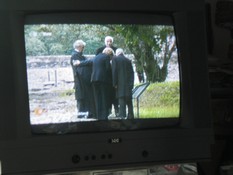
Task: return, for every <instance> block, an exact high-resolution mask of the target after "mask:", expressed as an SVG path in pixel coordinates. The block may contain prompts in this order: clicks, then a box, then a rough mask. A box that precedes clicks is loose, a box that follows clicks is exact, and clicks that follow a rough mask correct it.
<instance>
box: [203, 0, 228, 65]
mask: <svg viewBox="0 0 233 175" xmlns="http://www.w3.org/2000/svg"><path fill="white" fill-rule="evenodd" d="M218 1H223V0H205V2H206V3H209V5H210V14H211V17H210V19H211V21H210V22H211V27H212V28H211V29H212V39H211V40H212V42H213V43H212V44H213V45H212V53H210V54H211V56H213V57H216V58H218V59H220V60H226V59H228V47H229V44H230V43H233V40H232V39H231V33H230V30H228V29H225V28H222V27H219V26H217V25H216V23H215V14H216V3H217V2H218ZM225 1H226V0H225ZM227 1H233V0H227ZM232 61H233V59H232Z"/></svg>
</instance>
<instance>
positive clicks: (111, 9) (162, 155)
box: [0, 0, 213, 174]
mask: <svg viewBox="0 0 233 175" xmlns="http://www.w3.org/2000/svg"><path fill="white" fill-rule="evenodd" d="M0 13H1V15H0V20H1V24H2V32H1V34H0V36H1V37H0V38H1V41H0V43H1V44H0V46H1V47H0V48H1V52H0V53H1V69H0V70H1V74H0V75H1V91H0V92H1V104H2V105H1V116H0V162H1V171H2V173H3V174H45V173H58V172H67V171H76V170H77V171H78V170H80V171H81V170H91V169H111V168H123V167H135V166H146V165H154V164H163V163H182V162H199V161H202V160H206V159H209V158H210V157H211V153H210V145H211V144H212V140H213V135H212V134H213V133H212V125H211V110H210V105H209V100H210V99H209V85H208V69H207V46H206V35H205V12H204V2H203V1H202V0H198V1H191V0H188V1H187V0H156V1H151V0H145V1H143V4H142V2H135V1H131V0H128V1H122V0H120V1H117V2H115V1H94V0H87V1H79V0H78V1H72V0H71V1H62V0H56V1H55V0H50V1H29V0H22V1H16V0H10V1H6V0H1V1H0ZM54 26H55V28H56V26H60V30H58V31H57V33H62V32H64V31H65V28H66V27H67V26H71V27H73V28H75V29H74V32H77V33H76V37H74V38H73V39H82V38H78V37H80V36H82V37H84V36H85V35H84V34H86V36H85V37H86V39H89V40H87V43H88V42H89V43H92V44H93V43H94V44H96V47H97V46H100V45H102V43H104V42H103V40H101V37H99V36H101V32H102V38H104V36H105V35H107V34H108V33H104V32H106V31H108V32H109V31H110V30H109V28H114V29H116V28H120V29H127V31H130V32H129V33H128V35H127V36H128V40H127V43H126V40H124V39H126V38H127V36H125V38H124V37H122V34H123V31H125V30H121V32H122V33H121V32H116V31H115V33H114V31H112V33H111V35H113V36H114V38H118V39H119V40H118V41H117V40H116V41H114V43H116V44H118V45H119V47H124V46H126V45H127V47H125V49H126V50H125V53H126V54H127V56H129V57H130V58H131V60H132V64H134V66H136V63H135V61H137V60H136V57H135V55H134V54H133V52H132V48H131V49H130V47H129V46H130V39H131V38H132V42H137V41H138V40H140V42H138V43H139V46H142V45H143V42H142V41H144V40H143V39H144V38H143V37H144V36H145V35H141V36H140V35H138V34H135V33H134V32H133V31H132V28H134V29H135V28H140V27H141V29H144V30H143V31H144V32H142V33H144V34H146V33H147V32H148V30H149V28H150V29H151V28H153V27H155V28H153V29H154V30H155V31H157V32H158V31H159V32H160V34H161V35H158V34H157V33H152V35H151V38H152V40H150V41H151V42H157V46H160V47H161V48H160V52H158V50H159V49H158V47H157V50H156V47H151V48H150V50H149V51H148V53H153V54H152V56H153V61H157V62H158V65H159V68H160V69H162V68H163V65H164V64H165V62H166V61H165V59H164V60H163V59H160V58H163V56H162V55H165V52H166V50H163V48H164V47H165V46H167V48H170V49H171V47H170V46H171V45H169V44H168V43H170V42H172V43H173V44H174V45H173V46H174V48H173V49H174V50H173V53H174V54H173V55H170V57H171V58H173V62H175V63H176V64H175V65H176V68H175V71H174V72H172V73H170V74H169V75H170V76H171V77H173V76H174V75H176V80H175V81H176V82H177V83H176V90H177V93H176V99H177V101H176V104H175V105H174V106H175V114H174V113H173V114H170V113H165V116H163V117H157V116H156V113H158V111H159V109H158V108H153V107H151V106H150V107H148V108H144V110H143V111H142V108H143V107H141V106H140V105H141V101H142V100H141V99H142V98H143V97H142V96H143V94H144V93H146V92H147V93H148V94H147V96H146V98H145V97H144V100H143V101H144V102H145V101H148V100H150V103H153V102H154V101H156V100H157V98H158V96H156V95H154V94H153V93H151V92H150V91H149V90H151V89H150V87H151V85H152V84H155V86H156V84H159V80H158V81H154V82H153V81H152V80H151V79H150V78H149V76H148V74H146V82H147V83H150V84H146V86H144V87H145V89H143V91H145V92H143V93H142V91H141V92H139V94H140V96H137V95H136V98H135V100H136V101H134V104H137V105H138V106H139V108H135V112H136V111H137V112H138V113H137V114H135V118H134V119H114V117H112V118H111V117H110V118H108V119H107V120H98V119H97V120H96V119H95V120H92V119H88V118H87V119H85V118H84V119H77V116H75V120H71V119H68V120H66V121H60V122H59V121H53V122H51V121H48V120H39V119H42V118H43V117H44V118H45V119H48V118H49V117H51V116H50V115H52V113H50V111H51V110H48V109H50V107H51V106H50V105H51V104H50V101H51V100H52V99H50V100H49V98H50V97H52V96H48V95H47V94H48V91H47V90H48V87H47V86H53V87H55V88H56V87H57V86H59V87H60V84H59V82H58V80H57V78H59V76H58V77H57V74H58V72H57V71H59V70H60V69H59V68H61V67H56V69H51V68H54V67H50V66H51V65H49V64H47V62H50V61H51V60H52V59H53V56H54V55H53V54H50V55H46V54H44V55H43V52H42V53H41V52H39V51H38V48H37V46H38V47H39V44H38V43H37V44H36V45H33V42H32V40H33V39H38V38H34V37H36V36H38V35H39V34H41V33H42V34H43V36H44V37H47V39H48V38H49V37H50V35H51V33H50V32H48V30H45V29H49V28H50V29H51V28H53V27H54ZM127 27H128V28H127ZM129 27H131V29H129ZM62 28H63V29H62ZM78 29H80V30H78ZM84 29H86V30H85V31H84ZM94 29H97V30H94ZM162 29H169V30H171V33H172V35H171V36H172V37H170V40H169V42H168V41H167V39H168V36H167V35H166V36H165V37H162V36H163V35H162V32H161V30H162ZM86 31H89V33H85V32H86ZM93 31H95V32H96V33H94V32H93ZM166 31H167V30H166ZM97 34H98V37H99V38H98V37H97ZM70 35H72V34H70ZM88 35H89V36H88ZM61 36H62V35H61ZM64 36H65V34H64ZM74 36H75V35H74ZM158 36H159V37H158ZM88 37H89V38H88ZM135 38H136V40H135ZM151 38H150V39H151ZM162 38H163V39H164V38H165V40H166V41H167V42H165V44H161V41H162ZM141 40H142V41H141ZM34 41H35V40H34ZM60 41H62V37H61V39H60ZM93 41H96V42H93ZM163 41H164V40H163ZM73 42H74V40H72V41H70V45H69V46H68V47H69V48H72V43H73ZM132 42H131V44H132ZM159 42H160V44H161V45H159V44H158V43H159ZM35 43H36V42H35ZM49 43H52V41H51V40H50V39H48V40H47V42H45V43H44V44H45V45H46V44H49ZM150 44H151V43H149V41H148V43H147V42H144V45H150ZM166 44H168V45H166ZM32 45H33V46H32ZM40 46H41V45H40ZM52 46H54V45H51V47H52ZM56 46H57V47H59V46H60V45H56ZM89 46H92V45H91V44H89ZM89 46H88V44H87V46H86V48H88V47H89ZM30 47H31V48H33V49H32V50H36V51H35V53H34V55H33V54H32V52H29V49H28V48H30ZM139 48H140V47H139ZM32 50H31V51H32ZM87 50H88V49H87ZM89 50H90V51H89V53H84V54H87V55H90V57H94V55H92V54H93V51H91V49H90V48H89ZM137 51H138V50H137ZM70 53H71V52H70V51H69V50H68V49H67V52H66V53H65V54H64V53H63V54H64V55H66V56H63V57H62V58H66V61H67V60H69V58H67V55H68V57H70ZM142 53H145V51H143V50H142V51H141V53H140V54H142ZM42 57H43V59H44V58H46V59H47V60H45V61H43V59H42ZM54 57H56V58H58V56H54ZM59 58H60V57H59ZM38 59H39V60H40V63H41V64H42V66H41V67H39V68H38V69H39V75H35V76H34V74H33V73H32V71H34V70H35V69H36V68H35V64H37V60H38ZM33 60H34V62H33ZM35 60H36V61H35ZM41 60H42V61H41ZM56 60H59V59H56ZM161 60H162V61H161ZM32 62H33V64H31V63H32ZM170 62H171V60H170ZM60 63H61V61H60V62H59V61H58V64H60ZM33 65H34V67H33ZM47 66H48V67H47ZM137 66H141V67H143V68H144V69H145V70H146V71H148V72H151V71H153V70H155V69H156V67H153V66H151V65H150V64H149V66H151V67H150V68H148V62H146V57H145V60H144V61H142V62H141V63H139V64H137ZM146 66H147V69H146ZM33 68H34V69H33ZM62 68H63V67H62ZM157 68H158V67H157ZM45 70H46V71H45ZM48 70H49V71H48ZM50 70H52V73H51V72H50ZM69 70H71V68H70V67H69ZM165 70H166V71H168V69H165ZM43 71H45V72H46V73H45V74H46V77H47V79H46V80H48V79H49V80H50V78H51V76H52V77H54V78H55V79H56V80H54V82H55V84H52V85H51V84H49V83H48V84H46V82H45V80H42V81H41V80H40V75H42V74H44V73H43ZM146 73H147V72H146ZM52 74H53V75H52ZM63 74H64V72H63ZM54 75H56V76H54ZM69 76H70V74H69ZM69 76H68V77H69ZM173 78H174V77H173ZM135 79H136V73H135ZM170 79H172V78H170ZM170 79H169V78H167V79H164V81H163V82H169V81H171V80H170ZM67 81H68V80H67ZM41 84H43V85H45V86H46V87H45V88H44V89H43V90H44V91H43V92H41V91H40V90H41V89H40V88H39V87H40V85H41ZM71 84H72V78H71ZM147 86H148V87H147ZM68 87H69V88H70V91H69V90H68V91H67V89H66V91H64V92H63V93H62V94H59V95H60V96H59V95H57V96H56V98H57V101H56V100H55V101H56V102H57V104H60V103H59V102H60V101H59V100H60V99H61V98H62V96H63V95H64V94H71V96H72V97H73V91H72V88H71V86H68ZM139 87H141V84H140V83H139V82H136V81H135V89H134V90H137V89H140V88H139ZM167 88H168V87H167V86H166V83H165V86H162V88H161V89H167ZM152 89H153V88H152ZM33 90H34V91H33ZM38 91H40V92H41V93H39V95H38ZM56 92H57V91H56ZM133 92H134V91H133ZM141 93H142V94H141ZM36 94H37V96H36ZM55 94H56V93H55ZM150 94H151V95H150ZM155 94H156V93H155ZM134 95H135V94H134ZM161 96H165V97H167V96H169V95H168V94H162V95H161ZM149 98H150V99H149ZM171 99H172V98H171ZM69 100H70V101H71V102H72V104H73V106H72V107H73V108H72V109H74V108H75V107H74V106H75V100H74V98H71V99H69ZM38 101H40V102H41V104H40V105H43V108H42V107H41V106H40V105H38V104H37V102H38ZM66 102H67V100H66V101H65V103H66ZM73 102H74V103H73ZM66 104H67V103H66ZM37 105H38V106H37ZM160 105H161V104H159V106H160ZM52 107H54V106H52ZM52 107H51V108H52ZM57 108H58V109H59V110H60V112H59V111H58V112H57V111H56V113H55V114H54V113H53V114H54V116H53V117H54V118H55V119H57V118H64V117H67V116H68V117H71V116H73V115H75V114H77V113H75V112H77V111H75V109H74V110H73V112H74V113H72V114H70V112H68V107H67V105H64V106H59V105H58V106H57ZM61 109H65V110H61ZM138 109H139V110H138ZM167 110H168V109H167V108H165V111H167ZM142 113H146V114H147V113H152V114H150V115H148V116H147V115H145V116H146V117H144V118H143V117H142V116H143V114H142Z"/></svg>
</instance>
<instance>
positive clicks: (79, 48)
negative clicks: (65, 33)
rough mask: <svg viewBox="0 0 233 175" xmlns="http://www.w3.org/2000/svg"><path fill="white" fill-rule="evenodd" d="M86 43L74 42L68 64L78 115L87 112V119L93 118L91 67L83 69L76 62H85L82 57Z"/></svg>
mask: <svg viewBox="0 0 233 175" xmlns="http://www.w3.org/2000/svg"><path fill="white" fill-rule="evenodd" d="M85 45H86V43H85V42H84V41H82V40H77V41H75V42H74V44H73V47H74V51H73V52H72V56H71V59H70V64H71V66H72V69H73V74H74V88H75V99H76V100H77V110H78V113H79V114H80V113H82V112H88V113H89V117H90V116H91V117H94V116H95V113H94V111H95V106H94V102H93V101H92V99H93V90H92V87H91V73H92V67H91V65H89V66H85V67H79V66H78V64H77V62H78V61H85V60H87V58H86V57H85V56H83V50H84V47H85Z"/></svg>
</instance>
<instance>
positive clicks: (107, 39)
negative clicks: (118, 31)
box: [95, 36, 117, 55]
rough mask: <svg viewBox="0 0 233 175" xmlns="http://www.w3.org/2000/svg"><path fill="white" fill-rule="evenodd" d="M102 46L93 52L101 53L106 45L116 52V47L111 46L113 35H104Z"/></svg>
mask: <svg viewBox="0 0 233 175" xmlns="http://www.w3.org/2000/svg"><path fill="white" fill-rule="evenodd" d="M104 44H105V45H104V46H102V47H100V48H98V49H97V50H96V53H95V55H98V54H99V53H102V52H103V50H104V49H105V48H106V47H110V48H111V49H112V50H113V51H114V52H116V49H117V48H116V47H115V46H113V37H111V36H106V37H105V39H104Z"/></svg>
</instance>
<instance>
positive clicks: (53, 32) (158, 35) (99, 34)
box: [25, 24, 177, 83]
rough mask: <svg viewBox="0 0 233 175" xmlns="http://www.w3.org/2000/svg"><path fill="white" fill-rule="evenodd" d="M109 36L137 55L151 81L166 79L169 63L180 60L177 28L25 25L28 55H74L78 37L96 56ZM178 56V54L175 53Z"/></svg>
mask: <svg viewBox="0 0 233 175" xmlns="http://www.w3.org/2000/svg"><path fill="white" fill-rule="evenodd" d="M107 35H111V36H113V37H114V45H115V46H117V47H121V48H123V49H124V50H125V53H126V54H132V55H134V63H135V66H136V70H137V71H140V72H144V73H145V74H146V77H147V80H148V81H149V82H152V83H153V82H163V81H165V79H166V77H167V74H168V71H167V66H168V63H169V60H170V59H171V58H172V57H175V58H176V59H177V54H174V53H176V52H175V51H176V45H175V43H176V42H175V37H174V29H173V27H172V26H162V25H119V24H118V25H110V24H109V25H88V24H54V25H45V24H43V25H26V26H25V41H26V54H27V56H38V55H71V52H72V50H73V43H74V42H75V40H77V39H82V40H83V41H84V42H86V44H87V45H86V47H85V49H84V55H93V54H95V52H96V49H97V48H99V47H101V46H103V45H104V38H105V36H107ZM174 55H175V56H174Z"/></svg>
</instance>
